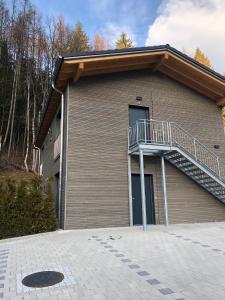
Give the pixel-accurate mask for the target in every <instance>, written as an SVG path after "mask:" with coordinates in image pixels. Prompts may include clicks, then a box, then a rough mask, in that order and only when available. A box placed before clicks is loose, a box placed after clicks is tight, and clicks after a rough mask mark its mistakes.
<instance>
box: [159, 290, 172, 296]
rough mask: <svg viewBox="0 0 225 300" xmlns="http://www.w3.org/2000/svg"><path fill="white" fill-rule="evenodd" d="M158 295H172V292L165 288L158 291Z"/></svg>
mask: <svg viewBox="0 0 225 300" xmlns="http://www.w3.org/2000/svg"><path fill="white" fill-rule="evenodd" d="M159 291H160V293H161V294H163V295H169V294H173V293H174V292H173V291H172V290H171V289H169V288H165V289H159Z"/></svg>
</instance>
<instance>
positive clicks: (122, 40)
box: [116, 32, 133, 49]
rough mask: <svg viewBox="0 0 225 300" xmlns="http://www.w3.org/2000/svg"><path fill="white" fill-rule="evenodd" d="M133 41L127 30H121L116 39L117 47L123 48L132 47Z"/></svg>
mask: <svg viewBox="0 0 225 300" xmlns="http://www.w3.org/2000/svg"><path fill="white" fill-rule="evenodd" d="M132 47H133V41H132V39H130V38H129V37H128V36H127V34H126V32H121V34H120V37H119V39H118V40H117V41H116V49H123V48H132Z"/></svg>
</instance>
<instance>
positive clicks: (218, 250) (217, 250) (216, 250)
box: [212, 249, 222, 252]
mask: <svg viewBox="0 0 225 300" xmlns="http://www.w3.org/2000/svg"><path fill="white" fill-rule="evenodd" d="M212 250H213V251H215V252H220V251H222V250H220V249H212Z"/></svg>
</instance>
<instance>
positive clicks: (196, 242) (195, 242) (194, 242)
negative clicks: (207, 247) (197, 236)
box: [192, 241, 200, 244]
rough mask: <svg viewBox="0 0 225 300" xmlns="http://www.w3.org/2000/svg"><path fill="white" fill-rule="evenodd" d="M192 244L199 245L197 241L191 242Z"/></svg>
mask: <svg viewBox="0 0 225 300" xmlns="http://www.w3.org/2000/svg"><path fill="white" fill-rule="evenodd" d="M192 243H193V244H200V242H198V241H192Z"/></svg>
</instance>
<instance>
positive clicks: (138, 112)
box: [129, 106, 149, 126]
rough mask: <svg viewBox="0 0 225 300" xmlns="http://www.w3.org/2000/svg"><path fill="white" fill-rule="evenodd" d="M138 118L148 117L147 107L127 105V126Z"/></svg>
mask: <svg viewBox="0 0 225 300" xmlns="http://www.w3.org/2000/svg"><path fill="white" fill-rule="evenodd" d="M140 119H149V109H148V108H147V107H139V106H129V126H132V125H134V123H135V122H136V121H137V120H140Z"/></svg>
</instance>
